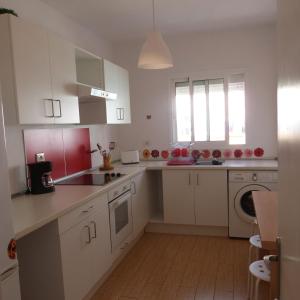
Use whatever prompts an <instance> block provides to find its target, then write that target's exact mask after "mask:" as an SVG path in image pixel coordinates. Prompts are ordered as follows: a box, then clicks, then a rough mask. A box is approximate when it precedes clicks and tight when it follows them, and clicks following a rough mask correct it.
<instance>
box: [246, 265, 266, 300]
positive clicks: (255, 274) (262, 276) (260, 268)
mask: <svg viewBox="0 0 300 300" xmlns="http://www.w3.org/2000/svg"><path fill="white" fill-rule="evenodd" d="M249 271H250V273H251V275H252V276H251V288H250V289H251V290H250V300H258V296H259V285H260V282H261V281H265V282H271V272H270V270H269V269H268V268H267V266H266V264H265V262H264V261H263V260H258V261H255V262H253V263H252V264H251V265H250V266H249ZM254 278H255V279H256V282H255V289H254V298H253V279H254Z"/></svg>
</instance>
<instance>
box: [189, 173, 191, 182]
mask: <svg viewBox="0 0 300 300" xmlns="http://www.w3.org/2000/svg"><path fill="white" fill-rule="evenodd" d="M189 185H191V173H189Z"/></svg>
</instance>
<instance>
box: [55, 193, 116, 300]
mask: <svg viewBox="0 0 300 300" xmlns="http://www.w3.org/2000/svg"><path fill="white" fill-rule="evenodd" d="M107 202H108V200H107V194H105V195H101V196H99V197H97V198H95V199H94V200H93V201H91V202H89V203H88V204H85V205H84V206H82V207H79V208H77V209H75V210H74V211H72V212H70V213H68V214H67V215H66V216H63V217H61V218H60V219H59V228H60V232H61V234H60V247H61V261H62V273H63V281H64V294H65V299H66V300H77V299H78V300H80V299H83V298H84V296H86V295H87V293H88V292H89V291H90V290H91V289H92V287H93V286H94V285H95V284H96V283H97V282H98V281H99V280H100V278H101V277H102V276H103V275H104V273H105V272H106V271H107V270H108V269H109V268H110V266H111V264H112V254H111V241H110V228H109V212H108V204H107Z"/></svg>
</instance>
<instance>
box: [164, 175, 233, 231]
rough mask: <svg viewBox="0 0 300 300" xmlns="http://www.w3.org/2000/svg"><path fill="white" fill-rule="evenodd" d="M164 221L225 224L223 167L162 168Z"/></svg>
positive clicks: (225, 198) (208, 224)
mask: <svg viewBox="0 0 300 300" xmlns="http://www.w3.org/2000/svg"><path fill="white" fill-rule="evenodd" d="M163 205H164V222H165V223H173V224H190V225H203V226H228V204H227V172H226V171H225V170H199V171H193V170H164V171H163Z"/></svg>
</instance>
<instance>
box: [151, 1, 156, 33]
mask: <svg viewBox="0 0 300 300" xmlns="http://www.w3.org/2000/svg"><path fill="white" fill-rule="evenodd" d="M154 6H155V3H154V0H152V13H153V31H156V23H155V7H154Z"/></svg>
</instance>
